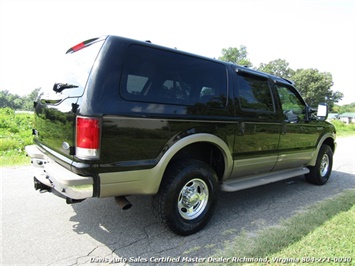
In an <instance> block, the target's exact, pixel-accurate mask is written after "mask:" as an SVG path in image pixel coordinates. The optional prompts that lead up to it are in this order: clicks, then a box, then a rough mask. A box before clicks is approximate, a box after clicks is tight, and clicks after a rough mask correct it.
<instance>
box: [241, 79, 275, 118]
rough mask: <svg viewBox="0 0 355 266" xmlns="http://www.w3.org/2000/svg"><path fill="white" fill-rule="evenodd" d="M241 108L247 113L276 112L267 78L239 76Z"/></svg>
mask: <svg viewBox="0 0 355 266" xmlns="http://www.w3.org/2000/svg"><path fill="white" fill-rule="evenodd" d="M238 93H239V101H240V107H241V108H242V109H244V110H246V111H256V112H274V110H275V109H274V104H273V99H272V95H271V90H270V86H269V82H268V79H267V78H264V77H260V76H256V75H251V74H245V73H242V74H238Z"/></svg>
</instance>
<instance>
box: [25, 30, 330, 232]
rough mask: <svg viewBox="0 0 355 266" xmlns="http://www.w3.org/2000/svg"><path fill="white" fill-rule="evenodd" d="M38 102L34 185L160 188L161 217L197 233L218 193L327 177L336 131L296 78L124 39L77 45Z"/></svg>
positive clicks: (157, 208)
mask: <svg viewBox="0 0 355 266" xmlns="http://www.w3.org/2000/svg"><path fill="white" fill-rule="evenodd" d="M53 74H54V75H53V80H52V81H51V82H50V83H49V85H48V86H46V87H44V88H43V89H44V92H43V94H42V95H41V96H40V97H39V98H38V100H37V101H36V102H35V104H34V105H35V127H34V129H33V134H34V142H35V144H34V145H31V146H27V147H26V152H27V154H28V156H29V157H31V161H32V164H33V166H34V169H35V174H34V184H35V188H36V189H37V190H41V191H50V192H53V193H54V194H57V195H58V196H61V197H64V198H65V199H66V201H67V203H75V202H80V201H82V200H84V199H87V198H91V197H99V198H104V197H115V199H116V201H117V203H118V204H119V205H120V206H121V207H122V208H123V209H127V208H129V207H130V206H131V204H130V203H129V201H128V200H127V198H126V197H127V196H130V195H152V196H153V200H152V203H153V204H152V205H153V210H154V213H155V214H156V216H157V217H158V218H159V219H160V220H161V221H162V222H163V224H164V225H165V226H167V227H168V228H169V229H170V230H172V231H173V232H175V233H177V234H180V235H189V234H193V233H195V232H197V231H199V230H201V229H202V228H203V227H204V226H205V225H206V224H207V222H208V221H209V219H210V218H211V216H212V214H213V210H214V207H215V204H216V201H217V198H218V191H219V190H222V191H238V190H242V189H247V188H250V187H255V186H259V185H263V184H267V183H271V182H276V181H279V180H283V179H287V178H290V177H294V176H298V175H305V177H306V179H307V180H308V181H309V182H310V183H314V184H318V185H323V184H325V183H326V182H327V180H328V179H329V176H330V174H331V169H332V161H333V153H334V151H335V146H336V143H335V129H334V127H333V126H332V125H331V124H330V123H328V122H326V121H325V119H326V117H327V107H326V106H325V105H321V106H319V108H318V113H317V115H316V113H315V112H316V110H314V109H312V108H311V107H309V106H308V105H307V104H306V103H305V102H304V100H303V99H302V97H301V95H300V94H299V93H298V91H297V90H296V89H295V88H294V86H293V84H292V82H291V81H289V80H286V79H283V78H281V77H276V76H272V75H269V74H266V73H262V72H258V71H255V70H251V69H249V68H246V67H242V66H238V65H234V64H231V63H225V62H221V61H217V60H213V59H209V58H204V57H201V56H197V55H193V54H189V53H185V52H181V51H177V50H174V49H169V48H165V47H161V46H158V45H154V44H151V43H150V42H140V41H136V40H131V39H126V38H122V37H117V36H105V37H101V38H94V39H90V40H87V41H85V42H82V43H80V44H78V45H76V46H73V47H72V48H70V49H69V50H68V51H67V52H66V55H65V57H64V59H63V62H62V63H61V64H60V65H59V67H58V69H57V70H56V71H54V72H53Z"/></svg>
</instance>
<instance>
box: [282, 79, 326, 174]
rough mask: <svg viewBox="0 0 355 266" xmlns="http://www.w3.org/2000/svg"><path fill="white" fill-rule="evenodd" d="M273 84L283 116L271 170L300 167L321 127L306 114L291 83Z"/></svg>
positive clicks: (314, 142)
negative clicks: (273, 168) (273, 167)
mask: <svg viewBox="0 0 355 266" xmlns="http://www.w3.org/2000/svg"><path fill="white" fill-rule="evenodd" d="M275 87H276V91H277V94H278V99H279V101H280V106H281V108H282V112H283V115H284V118H283V123H282V129H281V135H280V144H279V156H278V160H277V165H276V167H275V170H282V169H290V168H295V167H300V166H303V165H305V164H307V163H308V162H309V161H310V160H311V158H312V155H313V153H314V152H315V149H316V145H317V140H318V137H319V134H320V131H319V130H322V129H323V128H322V127H319V126H318V125H317V124H318V123H317V121H315V120H311V119H310V118H309V117H308V114H307V105H306V104H305V102H304V100H303V99H302V97H301V96H300V94H299V93H298V92H297V90H296V89H295V88H294V87H293V86H291V85H288V84H283V83H276V84H275Z"/></svg>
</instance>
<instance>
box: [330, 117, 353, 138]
mask: <svg viewBox="0 0 355 266" xmlns="http://www.w3.org/2000/svg"><path fill="white" fill-rule="evenodd" d="M331 123H332V124H333V125H334V126H335V128H336V130H337V136H351V135H355V123H352V124H345V123H343V122H341V121H339V120H332V121H331Z"/></svg>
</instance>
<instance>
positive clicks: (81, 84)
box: [42, 41, 103, 97]
mask: <svg viewBox="0 0 355 266" xmlns="http://www.w3.org/2000/svg"><path fill="white" fill-rule="evenodd" d="M102 44H103V41H98V42H95V43H93V44H92V45H90V46H87V47H85V48H83V49H80V50H78V51H76V52H73V53H68V54H65V55H64V56H63V57H62V58H61V59H60V60H59V61H58V62H57V64H56V65H54V67H53V69H52V70H51V72H52V73H51V74H50V75H49V78H48V79H47V80H45V81H44V84H42V89H43V90H44V92H45V93H46V94H55V92H54V91H53V86H54V84H55V83H62V84H70V85H74V86H75V87H74V86H73V88H68V89H64V90H63V91H62V92H61V94H62V96H61V97H63V95H65V96H67V97H78V96H81V95H82V94H83V93H84V89H85V86H86V82H87V80H88V77H89V74H90V72H91V69H92V66H93V64H94V62H95V60H96V57H97V55H98V53H99V51H100V49H101V47H102Z"/></svg>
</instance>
